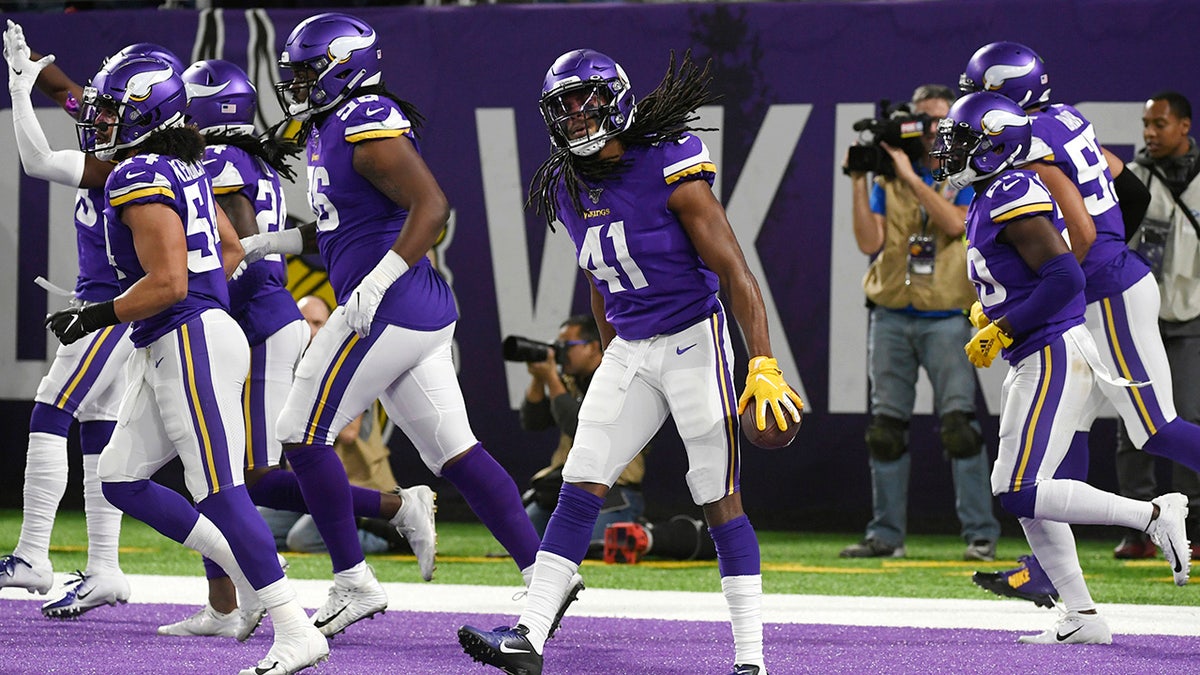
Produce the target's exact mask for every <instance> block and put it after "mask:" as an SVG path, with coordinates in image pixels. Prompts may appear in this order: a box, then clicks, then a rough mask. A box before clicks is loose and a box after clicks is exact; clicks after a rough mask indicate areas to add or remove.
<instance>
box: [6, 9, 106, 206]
mask: <svg viewBox="0 0 1200 675" xmlns="http://www.w3.org/2000/svg"><path fill="white" fill-rule="evenodd" d="M3 40H4V60H5V61H6V62H7V64H8V89H9V93H10V94H11V97H12V106H13V129H14V131H15V132H16V138H17V153H18V154H19V155H20V157H21V167H22V168H23V169H24V170H25V173H27V174H28V175H30V176H33V177H34V178H41V179H42V180H47V181H50V182H52V183H59V184H61V185H71V186H78V187H88V188H93V187H103V186H104V181H105V180H107V179H108V174H109V173H111V172H112V167H113V165H112V164H111V163H109V162H102V161H100V160H98V159H96V158H95V157H90V156H88V155H85V154H84V153H82V152H79V151H78V150H53V149H51V147H50V143H49V141H47V140H46V134H45V132H44V131H43V130H42V126H41V123H40V122H38V119H37V115H36V114H34V111H33V101H32V100H31V98H30V93H31V91H32V90H33V87H34V83H35V82H38V83H40V82H42V80H43V79H45V75H46V72H47V71H50V70H54V71H57V72H58V73H62V71H61V70H59V69H58V68H57V67H56V66H53V65H52V64H53V63H54V56H53V55H49V56H44V57H39V58H37V59H36V60H35V59H34V58H33V57H34V56H35V55H34V54H32V53H31V52H30V50H29V46H28V45H26V44H25V38H24V34H23V33H22V32H21V26H20V25H18V24H15V23H13V22H12V21H9V22H8V29H7V30H5V31H4V37H3ZM63 77H64V78H65V75H64V76H63Z"/></svg>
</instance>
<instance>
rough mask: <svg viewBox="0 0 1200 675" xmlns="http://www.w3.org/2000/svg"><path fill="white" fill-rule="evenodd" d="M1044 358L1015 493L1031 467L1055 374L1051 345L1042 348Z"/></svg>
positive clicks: (1014, 485)
mask: <svg viewBox="0 0 1200 675" xmlns="http://www.w3.org/2000/svg"><path fill="white" fill-rule="evenodd" d="M1042 356H1043V358H1042V364H1043V365H1042V386H1041V387H1040V389H1039V391H1038V397H1037V402H1036V403H1034V404H1033V411H1032V413H1031V414H1030V416H1029V429H1027V430H1026V432H1025V444H1024V445H1025V447H1023V448H1022V449H1021V464H1020V466H1018V467H1017V477H1016V480H1014V481H1013V492H1018V491H1020V489H1021V483H1023V482H1024V481H1025V468H1026V467H1027V466H1028V465H1029V454H1030V453H1031V452H1033V438H1034V436H1036V435H1037V425H1038V419H1039V418H1040V417H1041V416H1042V406H1044V405H1045V404H1046V394H1047V393H1048V392H1049V391H1050V376H1051V374H1053V372H1054V364H1053V362H1052V361H1051V356H1050V345H1046V346H1045V347H1042Z"/></svg>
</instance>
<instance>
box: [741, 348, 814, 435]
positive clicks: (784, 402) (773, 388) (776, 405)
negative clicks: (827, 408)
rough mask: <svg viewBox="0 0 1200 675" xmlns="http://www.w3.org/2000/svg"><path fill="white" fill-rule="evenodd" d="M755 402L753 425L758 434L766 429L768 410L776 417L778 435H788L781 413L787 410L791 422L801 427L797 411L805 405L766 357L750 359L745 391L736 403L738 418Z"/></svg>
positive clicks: (773, 363)
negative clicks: (756, 428) (779, 433)
mask: <svg viewBox="0 0 1200 675" xmlns="http://www.w3.org/2000/svg"><path fill="white" fill-rule="evenodd" d="M750 399H754V405H755V411H754V422H755V424H756V425H757V426H758V430H759V431H766V429H767V406H768V405H769V406H771V412H772V413H773V414H774V415H775V423H776V424H778V425H779V430H780V431H787V428H788V420H787V418H786V417H784V414H783V411H784V410H787V411H788V413H789V414H790V415H791V418H792V421H793V422H795V423H796V424H799V423H800V411H801V410H804V402H803V401H801V400H800V397H799V396H798V395H796V392H795V391H793V390H792V388H791V387H790V386H788V383H787V382H784V381H783V373H782V372H780V370H779V364H778V363H776V362H775V359H773V358H771V357H769V356H756V357H754V358H752V359H750V372H748V373H746V388H745V389H743V390H742V397H741V398H740V399H738V414H739V415H741V414H742V413H743V412H745V410H746V406H747V405H749V403H750Z"/></svg>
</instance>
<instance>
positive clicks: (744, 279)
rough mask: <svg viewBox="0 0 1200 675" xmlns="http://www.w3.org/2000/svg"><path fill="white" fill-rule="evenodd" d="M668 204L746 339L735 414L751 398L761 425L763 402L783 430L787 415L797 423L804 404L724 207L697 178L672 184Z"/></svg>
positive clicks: (764, 407)
mask: <svg viewBox="0 0 1200 675" xmlns="http://www.w3.org/2000/svg"><path fill="white" fill-rule="evenodd" d="M667 208H669V209H671V211H672V212H674V213H675V215H676V216H677V217H678V218H679V222H680V224H682V225H683V229H684V230H685V231H686V232H687V233H688V237H689V238H690V239H691V241H692V245H693V246H695V247H696V252H697V253H699V254H700V259H701V260H703V261H704V264H705V265H707V266H708V268H709V269H711V270H712V271H713V272H714V273H716V275H717V277H718V278H719V279H720V280H721V288H722V289H723V290H724V291H725V294H726V295H727V296H728V297H729V302H730V304H731V305H732V307H731V309H732V310H733V315H734V317H735V318H736V319H737V322H738V326H740V327H741V329H742V334H743V335H744V337H745V339H746V349H747V350H748V351H749V352H750V354H751V359H750V366H749V373H748V374H747V377H746V388H745V390H744V391H743V392H742V396H741V399H740V400H739V401H738V413H739V414H741V412H742V411H744V410H745V409H746V406H747V405H749V403H750V400H751V399H753V400H754V402H755V408H756V412H755V421H756V423H757V425H758V428H759V429H760V430H762V429H766V426H767V423H766V409H767V407H770V408H771V412H772V414H773V415H774V416H775V421H776V423H777V424H778V425H779V428H780V429H784V430H786V429H787V427H788V424H789V422H788V419H790V420H791V422H792V423H795V424H799V423H800V411H802V410H803V409H804V403H803V402H802V401H801V400H800V397H799V396H798V395H797V394H796V392H795V391H794V390H793V389H792V388H791V387H790V386H789V385H788V384H787V382H786V381H785V380H784V378H783V373H782V372H781V371H780V370H779V365H778V364H777V363H776V362H775V359H774V357H773V356H772V352H771V337H770V334H769V332H768V329H767V311H766V309H765V308H764V307H763V301H762V292H761V291H760V290H759V288H758V281H757V280H756V279H755V278H754V275H753V274H752V273H751V272H750V268H749V266H747V265H746V257H745V255H743V254H742V249H741V247H740V246H739V245H738V242H737V238H736V237H735V236H734V235H733V228H732V227H731V226H730V225H729V220H728V219H727V218H726V216H725V209H724V208H723V207H722V206H721V204H720V202H718V201H717V198H716V196H715V195H713V193H712V189H711V188H710V187H709V186H708V183H705V182H704V181H699V180H692V181H688V182H686V183H684V184H683V185H680V186H679V187H677V188H675V191H674V192H672V193H671V198H670V199H669V200H667ZM785 411H786V413H787V417H785V415H784V412H785Z"/></svg>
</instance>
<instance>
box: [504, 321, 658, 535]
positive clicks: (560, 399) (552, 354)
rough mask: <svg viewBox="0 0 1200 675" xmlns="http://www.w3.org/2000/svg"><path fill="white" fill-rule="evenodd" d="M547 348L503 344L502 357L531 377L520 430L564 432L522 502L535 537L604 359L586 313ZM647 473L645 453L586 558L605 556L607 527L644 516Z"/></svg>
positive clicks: (623, 479) (612, 501)
mask: <svg viewBox="0 0 1200 675" xmlns="http://www.w3.org/2000/svg"><path fill="white" fill-rule="evenodd" d="M522 347H523V348H524V349H522ZM546 347H547V346H546V345H541V344H539V343H534V342H530V341H524V340H520V339H519V338H509V339H508V340H506V341H505V358H506V359H508V360H510V361H522V360H525V361H527V362H528V364H527V367H528V369H529V374H530V375H532V376H533V379H532V380H531V381H530V383H529V388H528V389H527V390H526V391H525V400H524V401H523V402H522V403H521V428H522V429H525V430H526V431H542V430H543V429H549V428H550V427H552V426H557V427H558V429H559V431H561V432H562V434H561V435H560V436H559V440H558V447H557V448H556V449H555V451H554V454H553V455H552V456H551V458H550V465H549V466H547V467H546V468H544V469H542V470H541V471H538V472H537V473H536V474H534V476H533V478H532V479H531V481H530V483H531V490H530V491H529V492H527V493H526V497H525V502H526V506H525V512H526V513H528V514H529V519H530V520H531V521H533V526H534V528H536V529H537V533H538V536H539V537H540V536H542V535H543V534H544V533H545V531H546V524H547V523H548V522H550V514H551V513H553V512H554V506H555V504H557V503H558V491H559V489H561V488H562V467H563V465H564V464H566V462H567V452H568V451H569V450H570V449H571V441H572V439H573V438H574V436H575V429H576V427H577V426H578V425H579V406H580V405H581V404H582V403H583V395H584V394H585V393H587V388H588V384H590V383H591V381H592V374H593V373H595V372H596V369H597V368H599V367H600V359H601V358H602V357H603V355H604V352H603V350H602V348H601V346H600V332H599V330H598V329H597V328H596V320H595V319H593V318H592V317H591V316H589V315H586V314H577V315H575V316H572V317H571V318H569V319H567V320H566V321H564V322H563V324H562V326H561V328H560V329H559V332H558V341H557V342H555V343H554V344H553V345H549V348H548V349H547V348H546ZM514 351H515V353H514ZM539 351H541V352H545V356H544V357H543V358H542V359H540V360H530V359H532V358H534V357H536V356H540V355H541V354H540V353H538V352H539ZM560 366H561V368H562V371H561V374H560V372H559V367H560ZM645 473H646V449H643V450H642V451H641V452H640V453H638V456H637V457H635V458H634V459H633V461H632V462H630V463H629V466H628V467H626V468H625V471H624V472H623V473H622V474H621V475H620V476H619V477H618V478H617V483H616V485H614V486H613V489H612V490H610V491H609V493H608V497H607V498H606V500H605V502H604V506H603V508H602V509H601V511H600V518H599V519H598V520H597V521H596V527H595V529H593V530H592V541H591V546H590V547H589V551H588V555H589V557H599V556H600V554H601V553H603V550H604V530H605V528H606V527H608V525H609V524H610V523H618V522H626V521H636V520H638V519H639V518H641V517H642V513H643V511H645V506H646V501H645V499H644V498H643V497H642V476H644V475H645Z"/></svg>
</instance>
